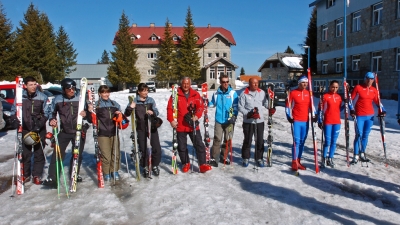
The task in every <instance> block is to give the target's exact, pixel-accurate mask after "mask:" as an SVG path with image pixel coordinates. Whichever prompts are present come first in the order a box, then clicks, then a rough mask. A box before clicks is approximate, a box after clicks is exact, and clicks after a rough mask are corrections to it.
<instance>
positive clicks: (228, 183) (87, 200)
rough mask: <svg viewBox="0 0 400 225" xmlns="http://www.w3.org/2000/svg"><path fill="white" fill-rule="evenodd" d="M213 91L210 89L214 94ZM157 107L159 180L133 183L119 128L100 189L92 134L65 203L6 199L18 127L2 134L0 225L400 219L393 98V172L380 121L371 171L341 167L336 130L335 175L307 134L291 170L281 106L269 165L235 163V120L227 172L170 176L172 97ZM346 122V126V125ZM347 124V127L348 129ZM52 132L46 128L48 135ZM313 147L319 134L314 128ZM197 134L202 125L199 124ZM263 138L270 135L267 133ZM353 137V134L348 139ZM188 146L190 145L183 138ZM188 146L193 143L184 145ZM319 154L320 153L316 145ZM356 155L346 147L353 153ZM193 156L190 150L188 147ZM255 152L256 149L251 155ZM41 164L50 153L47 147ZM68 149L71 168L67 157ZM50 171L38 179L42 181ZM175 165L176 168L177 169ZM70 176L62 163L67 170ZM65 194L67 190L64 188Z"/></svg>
mask: <svg viewBox="0 0 400 225" xmlns="http://www.w3.org/2000/svg"><path fill="white" fill-rule="evenodd" d="M210 93H211V92H210ZM128 95H129V93H127V92H118V93H112V94H111V98H112V99H114V100H116V101H117V102H118V103H120V104H121V106H123V109H124V108H125V106H126V105H127V103H128ZM150 96H152V97H153V98H154V99H155V100H156V102H157V104H158V108H159V110H160V113H161V115H160V117H161V118H162V119H163V120H164V124H163V125H162V126H161V127H160V128H159V134H160V141H161V146H162V162H161V165H160V167H161V174H160V176H159V177H154V178H153V179H152V180H141V181H140V182H137V181H136V180H135V179H134V175H135V171H134V165H133V163H132V161H131V160H130V158H129V156H128V165H129V170H130V171H129V173H127V165H126V163H125V162H126V161H125V153H127V154H129V153H130V151H131V140H130V138H129V136H130V130H128V129H127V130H123V132H122V135H121V140H122V141H123V144H122V145H121V147H122V149H121V151H122V166H121V167H122V168H121V170H120V174H121V176H122V178H123V179H122V181H120V182H118V183H117V184H116V185H115V186H114V185H112V184H110V183H107V184H106V186H105V188H103V189H99V188H97V177H96V172H95V162H94V158H93V154H94V145H93V140H92V139H91V138H90V136H91V134H92V129H91V128H90V129H89V131H88V137H89V138H88V140H86V145H85V151H84V159H83V166H82V169H81V175H82V176H83V178H84V182H82V183H79V184H78V189H77V192H76V193H74V194H71V195H70V197H69V199H68V198H67V196H66V195H65V191H64V192H61V193H63V194H62V195H61V196H60V198H58V196H57V190H50V189H46V188H45V187H42V186H38V185H32V184H31V183H29V184H27V185H26V191H25V194H24V195H20V196H16V197H14V198H10V195H11V189H10V184H11V175H12V167H13V162H14V160H13V156H14V139H15V133H16V132H15V130H13V131H8V132H1V133H0V145H1V146H2V148H1V149H0V162H1V163H0V187H1V189H0V191H1V194H0V202H3V203H2V205H3V209H2V210H1V211H0V221H1V222H0V223H1V224H27V223H28V224H399V223H400V222H399V221H400V214H399V212H400V163H399V156H400V153H399V147H400V138H399V137H400V135H399V133H400V131H399V129H400V126H399V125H398V124H397V122H396V121H397V119H396V117H395V114H396V113H397V102H396V101H391V100H384V101H383V104H384V105H385V107H386V109H387V111H388V115H387V117H386V142H387V157H388V159H389V166H388V167H385V164H384V163H383V158H384V156H383V150H382V143H381V136H380V132H379V124H378V121H377V120H376V121H375V124H374V127H373V131H372V132H371V135H370V139H369V144H368V149H367V153H368V156H369V157H370V158H371V159H372V162H371V163H369V164H368V167H366V166H364V167H362V166H361V164H360V163H359V164H357V165H355V166H351V167H347V166H346V161H345V149H344V146H345V139H344V129H343V128H342V131H341V134H340V137H339V141H338V149H337V153H336V160H335V162H336V164H337V167H336V168H335V169H331V168H327V169H323V170H321V172H320V173H319V174H316V173H315V171H314V163H313V162H314V161H313V160H314V158H313V148H312V141H311V140H312V138H311V129H310V132H309V136H308V139H307V143H306V149H305V154H304V155H303V160H302V162H303V163H304V165H305V166H307V170H306V171H301V172H300V176H295V175H294V173H293V172H292V171H291V170H290V163H291V151H290V147H291V144H292V136H291V132H290V124H289V123H288V122H287V121H286V119H285V116H284V108H283V107H281V106H279V107H277V112H276V114H275V115H274V118H273V119H274V123H273V131H272V134H273V136H274V144H273V148H274V151H273V153H274V155H273V166H272V167H270V168H269V167H265V168H260V169H259V170H258V172H256V171H254V170H253V166H254V161H253V160H251V164H250V166H249V167H247V168H243V167H242V166H241V164H240V163H241V151H240V149H241V143H242V141H243V133H242V128H241V126H242V115H239V117H238V120H237V123H236V126H235V134H234V139H233V151H234V164H233V167H231V166H227V167H226V168H225V169H223V168H222V164H219V167H218V168H213V170H212V171H209V172H207V173H205V174H200V173H197V170H198V168H197V163H195V171H196V172H195V173H190V172H189V173H186V174H184V173H182V172H181V171H180V170H179V173H178V174H177V175H172V173H171V170H170V167H171V166H170V165H171V149H172V148H171V140H172V137H171V136H172V129H171V127H170V126H169V124H168V122H167V121H166V119H165V118H166V105H167V101H168V98H169V96H170V92H168V91H167V90H157V93H150ZM214 112H215V111H214V109H210V110H209V114H210V115H211V116H210V120H211V121H210V135H211V137H213V129H214V120H213V115H214ZM351 123H352V122H351ZM351 125H352V124H351ZM49 130H50V129H49ZM316 131H317V137H318V145H319V146H320V139H321V133H320V130H319V129H318V128H317V129H316ZM201 133H202V135H203V127H202V132H201ZM264 134H265V137H266V136H267V135H268V132H267V130H265V132H264ZM353 138H354V131H353V129H351V137H350V140H351V142H352V140H353ZM189 143H190V141H189ZM190 144H191V143H190ZM319 148H320V147H319ZM351 149H352V147H351ZM189 150H190V154H191V150H192V147H191V146H189ZM253 152H254V150H253V151H252V153H253ZM45 153H46V156H47V161H48V162H49V160H50V158H51V154H52V149H51V148H50V147H46V148H45ZM70 153H71V146H69V147H68V148H67V158H66V159H65V161H64V165H67V164H68V162H69V159H70V156H71V154H70ZM47 166H48V164H46V168H45V172H44V174H43V177H46V176H47ZM179 166H180V164H179ZM65 170H66V171H67V170H68V167H67V166H66V167H65ZM62 190H65V189H62Z"/></svg>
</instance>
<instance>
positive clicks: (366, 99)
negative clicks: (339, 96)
mask: <svg viewBox="0 0 400 225" xmlns="http://www.w3.org/2000/svg"><path fill="white" fill-rule="evenodd" d="M357 95H358V99H357V102H356V107H355V110H356V115H357V116H369V115H374V106H373V105H372V102H374V103H375V104H376V105H377V106H379V101H378V91H377V90H376V88H374V87H369V88H368V87H367V86H366V85H365V84H363V85H360V84H359V85H356V87H355V88H354V89H353V92H352V93H351V99H352V100H354V98H356V96H357Z"/></svg>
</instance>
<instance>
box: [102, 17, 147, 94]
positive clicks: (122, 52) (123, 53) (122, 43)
mask: <svg viewBox="0 0 400 225" xmlns="http://www.w3.org/2000/svg"><path fill="white" fill-rule="evenodd" d="M114 43H115V47H114V51H112V52H111V59H112V60H111V62H110V66H109V67H108V71H107V74H108V76H107V78H108V80H109V81H110V82H111V83H112V84H113V85H114V86H119V85H120V84H121V85H122V88H123V89H125V88H126V83H128V82H129V83H135V84H137V83H139V82H140V74H139V71H138V69H137V68H136V66H135V63H136V61H137V58H138V55H137V53H136V48H135V46H134V45H133V44H132V41H131V36H130V34H129V19H128V17H127V16H126V15H125V12H122V15H121V18H120V19H119V29H118V34H117V37H116V38H115V40H114Z"/></svg>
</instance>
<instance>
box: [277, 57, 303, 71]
mask: <svg viewBox="0 0 400 225" xmlns="http://www.w3.org/2000/svg"><path fill="white" fill-rule="evenodd" d="M302 60H303V59H302V58H301V57H283V58H282V62H283V63H285V65H286V66H288V67H291V68H296V69H303V66H301V65H300V62H301V61H302Z"/></svg>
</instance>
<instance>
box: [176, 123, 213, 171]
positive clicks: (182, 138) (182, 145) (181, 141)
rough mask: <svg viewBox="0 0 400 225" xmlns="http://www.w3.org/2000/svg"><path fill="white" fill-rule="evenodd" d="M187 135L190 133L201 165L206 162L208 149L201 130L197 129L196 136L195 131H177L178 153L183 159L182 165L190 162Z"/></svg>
mask: <svg viewBox="0 0 400 225" xmlns="http://www.w3.org/2000/svg"><path fill="white" fill-rule="evenodd" d="M187 135H189V138H190V140H191V141H192V143H193V146H194V147H195V149H196V155H197V160H198V161H199V165H203V164H205V163H206V150H205V146H204V143H203V140H202V138H201V133H200V130H196V136H195V137H193V132H176V138H177V139H178V153H179V158H180V159H181V162H182V165H184V164H186V163H189V162H190V159H189V152H188V149H187Z"/></svg>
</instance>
